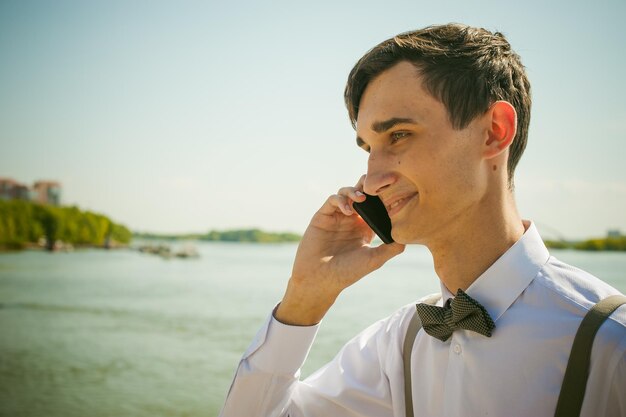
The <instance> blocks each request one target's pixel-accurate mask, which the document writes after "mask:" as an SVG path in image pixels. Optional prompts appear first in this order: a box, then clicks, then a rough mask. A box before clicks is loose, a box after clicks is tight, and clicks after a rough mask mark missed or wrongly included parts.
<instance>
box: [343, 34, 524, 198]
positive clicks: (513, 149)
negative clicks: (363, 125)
mask: <svg viewBox="0 0 626 417" xmlns="http://www.w3.org/2000/svg"><path fill="white" fill-rule="evenodd" d="M401 61H408V62H410V63H412V64H413V65H414V66H415V68H416V69H418V70H419V73H420V74H421V75H422V78H423V83H424V87H425V88H426V89H427V90H428V92H429V93H430V94H431V95H432V96H433V97H434V98H436V99H437V100H439V101H441V102H442V103H443V104H444V106H445V107H446V110H447V111H448V115H449V118H450V122H451V124H452V126H454V127H455V128H457V129H462V128H464V127H466V126H467V125H468V123H469V122H470V121H471V120H472V119H474V118H475V117H476V116H478V115H480V114H483V113H484V112H485V111H487V109H488V108H489V107H490V106H491V105H492V104H493V103H494V102H496V101H498V100H504V101H508V102H509V103H511V104H512V105H513V107H514V108H515V111H516V113H517V134H516V135H515V138H514V140H513V143H512V144H511V146H510V148H509V157H508V163H507V170H508V177H509V186H510V188H511V189H512V188H513V173H514V171H515V167H516V166H517V163H518V162H519V160H520V158H521V156H522V153H523V152H524V148H525V147H526V140H527V137H528V125H529V122H530V107H531V98H530V83H529V81H528V78H527V77H526V73H525V71H524V66H523V65H522V63H521V60H520V57H519V56H518V55H517V54H516V53H515V52H514V51H513V50H512V49H511V45H510V44H509V43H508V41H507V40H506V39H505V38H504V36H503V35H502V34H501V33H499V32H496V33H495V34H494V33H491V32H489V31H487V30H485V29H479V28H472V27H468V26H464V25H459V24H448V25H442V26H430V27H427V28H425V29H421V30H416V31H412V32H406V33H403V34H400V35H398V36H395V37H393V38H391V39H388V40H386V41H384V42H382V43H380V44H378V45H377V46H376V47H374V48H373V49H371V50H370V51H369V52H368V53H366V54H365V55H364V56H363V57H362V58H361V59H360V60H359V61H358V62H357V63H356V65H355V66H354V68H353V69H352V71H351V72H350V76H349V77H348V83H347V85H346V90H345V101H346V106H347V108H348V112H349V116H350V121H351V122H352V125H353V126H354V127H355V128H356V122H357V118H358V114H359V105H360V101H361V98H362V96H363V93H364V91H365V89H366V87H367V85H368V84H369V82H370V81H371V80H373V79H374V78H376V77H377V76H378V75H380V74H381V73H382V72H384V71H386V70H388V69H389V68H391V67H393V66H394V65H396V64H397V63H399V62H401Z"/></svg>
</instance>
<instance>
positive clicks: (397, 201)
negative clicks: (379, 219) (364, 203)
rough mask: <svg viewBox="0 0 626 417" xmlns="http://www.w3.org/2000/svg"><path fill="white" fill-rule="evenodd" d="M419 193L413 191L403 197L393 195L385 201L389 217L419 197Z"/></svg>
mask: <svg viewBox="0 0 626 417" xmlns="http://www.w3.org/2000/svg"><path fill="white" fill-rule="evenodd" d="M418 195H419V193H411V194H407V195H404V196H401V197H393V198H390V199H388V200H386V201H385V208H386V209H387V213H388V214H389V217H391V216H393V215H394V214H396V213H398V212H399V211H400V210H402V209H403V208H404V206H406V205H407V204H408V203H409V202H410V201H411V200H413V199H414V198H415V197H417V196H418Z"/></svg>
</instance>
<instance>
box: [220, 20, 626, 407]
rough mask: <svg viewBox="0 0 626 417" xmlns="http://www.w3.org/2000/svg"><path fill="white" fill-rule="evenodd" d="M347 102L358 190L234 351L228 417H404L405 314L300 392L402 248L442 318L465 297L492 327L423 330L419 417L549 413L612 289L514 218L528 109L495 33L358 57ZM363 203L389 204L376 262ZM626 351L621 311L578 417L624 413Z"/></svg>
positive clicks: (624, 310) (458, 35)
mask: <svg viewBox="0 0 626 417" xmlns="http://www.w3.org/2000/svg"><path fill="white" fill-rule="evenodd" d="M345 98H346V104H347V107H348V111H349V114H350V118H351V120H352V123H353V125H354V127H355V129H356V133H357V143H358V145H359V146H360V147H361V148H363V149H364V150H365V151H367V152H369V159H368V166H367V174H366V175H364V176H363V177H362V178H361V179H360V180H359V181H358V183H357V184H356V186H355V187H345V188H341V189H340V190H339V191H338V193H337V194H335V195H332V196H330V197H329V198H328V200H327V201H326V202H325V203H324V205H323V206H322V207H321V208H320V210H319V211H318V212H317V213H316V214H315V215H314V216H313V219H312V220H311V223H310V225H309V227H308V228H307V230H306V232H305V234H304V236H303V238H302V242H301V243H300V246H299V248H298V252H297V254H296V259H295V261H294V266H293V272H292V276H291V278H290V280H289V284H288V286H287V290H286V292H285V295H284V297H283V299H282V301H281V303H280V304H279V305H278V307H277V308H276V309H275V311H274V312H273V314H272V315H271V316H270V317H269V318H268V321H267V322H266V324H265V326H264V327H263V328H262V329H261V331H260V332H259V334H258V335H257V337H256V338H255V340H254V342H253V343H252V345H251V346H250V348H249V349H248V351H247V352H246V353H245V355H244V357H243V359H242V361H241V363H240V365H239V368H238V370H237V374H236V377H235V380H234V382H233V385H232V387H231V390H230V392H229V395H228V398H227V400H226V404H225V406H224V409H223V411H222V415H223V416H224V417H226V416H228V417H231V416H241V417H244V416H246V417H247V416H291V417H295V416H377V417H382V416H404V415H405V395H404V391H403V389H404V380H403V358H402V345H403V341H404V337H405V334H406V332H407V327H408V325H409V321H410V320H411V317H412V316H413V315H414V314H415V310H416V307H415V304H412V305H410V306H406V307H404V308H402V309H400V310H399V311H397V312H396V313H395V314H394V315H392V316H391V317H388V318H386V319H384V320H381V321H379V322H378V323H375V324H374V325H372V326H371V327H369V328H368V329H366V330H365V331H363V332H362V333H361V334H360V335H358V336H357V337H356V338H354V339H353V340H351V341H350V342H348V343H347V344H346V345H345V346H344V348H343V349H342V350H341V351H340V352H339V354H338V355H337V357H336V358H335V359H334V360H333V361H332V362H331V363H329V364H328V365H326V366H325V367H323V368H322V369H320V370H319V371H318V372H316V373H315V374H313V375H312V376H311V377H309V378H308V379H307V380H305V381H302V382H301V381H299V379H298V377H299V372H300V371H299V369H300V367H301V366H302V364H303V362H304V360H305V358H306V355H307V353H308V350H309V348H310V346H311V344H312V342H313V339H314V337H315V333H316V330H317V327H318V326H319V323H320V322H321V320H322V318H323V317H324V315H325V314H326V312H327V311H328V310H329V309H330V307H331V306H332V304H333V302H334V301H335V299H336V298H337V296H338V295H339V294H340V293H341V292H342V291H343V290H344V289H345V288H347V287H348V286H350V285H351V284H353V283H354V282H356V281H358V280H359V279H361V278H362V277H363V276H365V275H367V274H368V273H370V272H371V271H373V270H375V269H377V268H379V267H381V266H382V265H383V264H384V263H385V262H386V261H387V260H389V259H390V258H392V257H394V256H396V255H398V254H400V253H401V252H402V251H403V249H404V245H405V244H411V243H418V244H422V245H425V246H426V247H427V248H428V249H429V250H430V252H431V253H432V256H433V260H434V265H435V270H436V273H437V275H438V276H439V278H440V280H441V291H442V296H441V298H440V299H439V301H438V302H437V306H446V308H448V310H449V309H450V308H451V307H450V306H451V305H453V304H454V303H455V302H457V299H459V300H462V299H464V298H465V297H466V296H469V297H470V299H471V300H472V301H471V303H480V305H482V308H483V309H484V310H482V311H484V312H485V313H488V316H489V317H488V318H485V321H484V323H487V324H485V326H486V328H485V329H483V330H482V332H478V331H473V330H466V329H463V328H461V329H456V330H454V329H453V330H454V331H450V333H449V334H443V335H441V334H439V335H436V334H435V335H434V336H431V334H429V333H427V332H426V331H425V330H424V329H422V330H420V331H419V333H418V334H417V337H416V338H415V342H414V345H413V348H412V350H411V358H412V362H411V370H410V374H411V380H412V391H411V399H412V401H413V408H414V412H415V415H416V416H479V415H480V416H483V415H489V416H535V417H536V416H551V415H554V412H555V408H556V404H557V398H558V395H559V391H560V387H561V384H562V382H563V375H564V372H565V368H566V365H567V361H568V357H569V353H570V349H571V346H572V341H573V339H574V335H575V333H576V330H577V328H578V326H579V324H580V322H581V320H582V318H583V316H584V315H585V314H586V313H587V311H588V310H589V309H590V308H591V307H592V306H593V305H594V304H595V303H597V302H598V301H599V300H601V299H603V298H605V297H607V296H609V295H612V294H618V291H617V290H615V289H614V288H612V287H610V286H609V285H607V284H605V283H604V282H602V281H600V280H598V279H597V278H595V277H593V276H591V275H589V274H587V273H585V272H583V271H581V270H578V269H576V268H573V267H571V266H569V265H566V264H564V263H562V262H560V261H558V260H556V259H555V258H553V257H551V256H550V255H549V254H548V251H547V249H546V248H545V246H544V245H543V242H542V240H541V238H540V237H539V234H538V232H537V230H536V228H535V226H534V224H533V223H532V222H530V221H525V220H522V219H521V217H520V215H519V214H518V211H517V208H516V205H515V200H514V196H513V185H514V181H513V173H514V170H515V167H516V165H517V163H518V161H519V159H520V157H521V155H522V153H523V151H524V147H525V145H526V138H527V134H528V124H529V119H530V103H531V100H530V83H529V81H528V79H527V77H526V74H525V72H524V67H523V66H522V64H521V62H520V59H519V57H518V56H517V55H516V54H515V53H514V52H513V51H512V50H511V48H510V45H509V43H508V42H507V41H506V39H505V38H504V36H503V35H501V34H500V33H495V34H492V33H490V32H488V31H486V30H484V29H477V28H470V27H466V26H462V25H457V24H450V25H444V26H435V27H428V28H425V29H423V30H418V31H414V32H410V33H405V34H401V35H399V36H396V37H394V38H392V39H389V40H387V41H385V42H382V43H381V44H379V45H378V46H376V47H375V48H374V49H372V50H371V51H369V52H368V53H367V54H366V55H365V56H364V57H363V58H361V60H360V61H359V62H358V63H357V64H356V65H355V67H354V69H353V70H352V72H351V74H350V76H349V79H348V84H347V87H346V93H345ZM364 193H366V194H370V195H376V196H379V197H380V198H381V200H382V201H383V203H384V204H385V206H386V208H387V211H388V213H389V216H390V218H391V222H392V236H393V238H394V240H395V242H397V243H391V244H386V245H385V244H383V245H381V246H378V247H370V246H369V242H370V241H371V239H372V237H373V232H372V231H371V230H370V229H369V228H368V227H367V226H366V225H365V223H364V222H363V220H362V219H361V218H360V217H359V216H357V215H356V214H355V213H354V211H353V208H352V204H353V202H362V201H364V200H365V199H366V198H367V197H366V196H365V195H364ZM416 279H419V277H416ZM459 290H460V291H459ZM474 300H475V301H474ZM460 302H461V301H459V303H460ZM458 305H460V304H458ZM441 311H443V310H441ZM420 318H422V321H423V319H424V317H420ZM489 322H491V324H489ZM625 352H626V306H622V307H621V308H618V309H617V310H616V311H615V312H614V313H613V315H612V316H611V317H610V318H609V319H608V320H607V321H606V322H605V323H604V325H603V326H602V327H601V328H600V330H599V332H598V334H597V336H596V339H595V342H594V345H593V350H592V358H591V363H592V367H591V370H590V374H589V380H588V384H587V391H586V395H585V399H584V403H583V407H582V415H585V416H601V415H603V416H604V415H606V416H609V415H610V416H616V415H622V416H624V415H626V394H625V393H626V353H625Z"/></svg>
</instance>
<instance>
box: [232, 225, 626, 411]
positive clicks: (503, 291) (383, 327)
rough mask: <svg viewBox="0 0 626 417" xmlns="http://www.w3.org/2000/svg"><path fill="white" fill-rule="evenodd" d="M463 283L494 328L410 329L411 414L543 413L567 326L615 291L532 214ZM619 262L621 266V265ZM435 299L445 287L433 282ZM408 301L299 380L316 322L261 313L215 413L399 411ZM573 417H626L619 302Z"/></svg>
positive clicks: (557, 376)
mask: <svg viewBox="0 0 626 417" xmlns="http://www.w3.org/2000/svg"><path fill="white" fill-rule="evenodd" d="M525 226H526V228H527V230H526V232H525V233H524V235H523V236H522V237H521V239H520V240H519V241H518V242H517V243H515V245H513V246H512V247H511V248H510V249H509V250H508V251H507V252H506V253H505V254H504V255H502V256H501V257H500V258H499V259H498V260H497V261H496V262H495V263H494V264H493V265H492V266H491V267H490V268H489V269H488V270H487V271H485V272H484V273H483V274H482V275H481V276H480V277H479V278H478V279H477V280H476V281H475V282H474V283H473V284H472V285H471V286H470V287H469V288H468V289H467V291H466V293H467V294H468V295H470V296H471V297H473V298H474V299H476V300H477V301H479V302H480V303H481V304H482V305H483V306H484V307H485V308H486V310H487V311H488V312H489V314H490V315H491V317H492V318H493V320H494V322H495V325H496V327H495V329H494V331H493V335H492V336H491V337H490V338H488V337H485V336H482V335H480V334H477V333H474V332H471V331H467V330H457V331H455V332H454V333H453V334H452V337H450V338H449V339H448V340H447V341H445V342H441V341H440V340H438V339H436V338H434V337H431V336H429V335H428V334H426V333H425V332H424V330H423V329H422V330H420V332H419V333H418V335H417V338H416V340H415V344H414V346H413V351H412V359H411V360H412V369H411V371H412V381H413V406H414V410H415V416H416V417H418V416H439V417H441V416H445V417H453V416H459V417H461V416H462V417H468V416H499V417H504V416H506V417H515V416H523V417H529V416H532V417H540V416H553V415H554V411H555V409H556V402H557V398H558V395H559V391H560V389H561V383H562V381H563V375H564V372H565V368H566V365H567V361H568V358H569V353H570V349H571V346H572V342H573V339H574V335H575V333H576V330H577V329H578V325H579V324H580V322H581V320H582V318H583V316H584V315H585V314H586V313H587V311H588V310H589V309H590V308H591V307H592V306H593V305H594V304H595V303H597V302H598V301H599V300H601V299H603V298H605V297H607V296H609V295H613V294H619V291H617V290H616V289H614V288H612V287H611V286H609V285H608V284H606V283H604V282H602V281H600V280H599V279H598V278H596V277H594V276H592V275H590V274H588V273H586V272H584V271H581V270H580V269H577V268H574V267H572V266H570V265H566V264H564V263H563V262H560V261H559V260H557V259H555V258H554V257H552V256H550V254H549V253H548V250H547V249H546V247H545V246H544V244H543V241H542V240H541V237H540V236H539V233H538V232H537V230H536V228H535V226H534V225H533V224H532V223H529V222H525ZM624 273H626V271H624ZM442 294H443V297H442V299H441V300H440V301H439V303H438V305H440V306H441V305H442V304H443V303H444V302H445V301H446V300H447V299H448V298H449V297H451V296H452V294H450V293H449V292H448V291H447V290H446V289H445V287H444V286H443V285H442ZM414 312H415V305H414V304H411V305H408V306H405V307H403V308H401V309H400V310H398V311H397V312H396V313H395V314H393V315H392V316H390V317H388V318H386V319H384V320H381V321H379V322H377V323H375V324H373V325H372V326H370V327H369V328H367V329H366V330H364V331H363V332H362V333H360V334H359V335H358V336H356V337H355V338H354V339H352V340H351V341H349V342H348V343H347V344H346V345H345V346H344V347H343V348H342V350H341V351H340V352H339V354H338V355H337V356H336V357H335V358H334V359H333V360H332V361H331V362H330V363H328V364H327V365H325V366H324V367H322V368H321V369H320V370H318V371H317V372H315V373H314V374H313V375H311V376H310V377H309V378H307V379H306V380H304V381H300V380H299V375H300V368H301V366H302V364H303V363H304V361H305V359H306V356H307V354H308V352H309V349H310V347H311V344H312V343H313V340H314V338H315V334H316V333H317V329H318V326H310V327H297V326H288V325H284V324H282V323H280V322H278V321H276V320H275V319H274V318H273V317H272V316H270V317H268V320H267V322H266V323H265V325H264V326H263V328H262V329H261V330H260V331H259V333H258V334H257V336H256V337H255V339H254V341H253V343H252V345H251V346H250V347H249V348H248V350H247V351H246V352H245V354H244V356H243V359H242V361H241V362H240V364H239V367H238V369H237V374H236V376H235V380H234V381H233V384H232V386H231V389H230V392H229V394H228V397H227V399H226V403H225V405H224V408H223V410H222V413H221V416H223V417H253V416H290V417H300V416H310V417H313V416H320V417H322V416H324V417H325V416H328V417H339V416H351V417H356V416H372V417H385V416H397V417H401V416H404V391H403V390H404V379H403V371H402V343H403V340H404V335H405V333H406V330H407V326H408V323H409V320H410V319H411V316H412V315H413V314H414ZM581 415H582V416H589V417H591V416H593V417H597V416H626V305H624V306H622V307H620V308H619V309H618V310H616V311H615V312H614V313H613V314H612V316H611V317H610V318H609V319H608V320H607V321H606V322H605V323H604V324H603V325H602V327H601V328H600V330H599V331H598V333H597V335H596V338H595V342H594V345H593V349H592V355H591V370H590V374H589V380H588V383H587V392H586V395H585V401H584V403H583V407H582V412H581Z"/></svg>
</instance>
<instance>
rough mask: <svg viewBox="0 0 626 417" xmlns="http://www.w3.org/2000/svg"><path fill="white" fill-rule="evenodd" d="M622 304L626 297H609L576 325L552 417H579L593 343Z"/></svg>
mask: <svg viewBox="0 0 626 417" xmlns="http://www.w3.org/2000/svg"><path fill="white" fill-rule="evenodd" d="M622 304H626V296H623V295H612V296H610V297H607V298H605V299H604V300H602V301H600V302H599V303H598V304H596V305H595V306H593V308H592V309H591V310H589V312H587V314H586V315H585V317H584V318H583V321H582V322H581V323H580V327H579V328H578V332H576V336H575V337H574V344H573V345H572V352H571V353H570V356H569V361H568V362H567V368H566V369H565V376H564V377H563V385H562V386H561V393H560V394H559V400H558V402H557V405H556V412H555V413H554V415H555V417H565V416H567V417H573V416H579V415H580V409H581V407H582V405H583V399H584V398H585V388H586V387H587V378H588V376H589V362H590V359H591V347H592V345H593V339H594V337H595V335H596V333H597V332H598V329H599V328H600V326H601V325H602V323H604V321H605V320H606V319H607V318H608V317H609V316H610V315H611V314H612V313H613V312H614V311H615V310H616V309H617V308H618V307H619V306H621V305H622Z"/></svg>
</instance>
